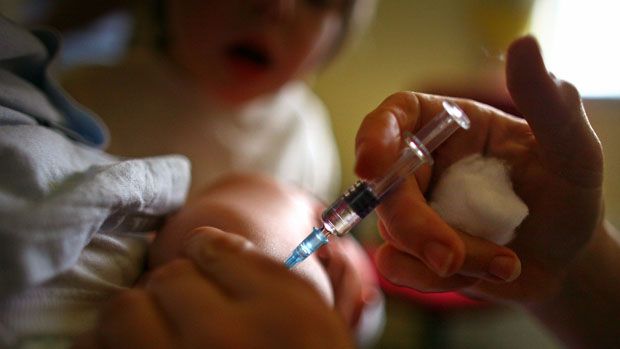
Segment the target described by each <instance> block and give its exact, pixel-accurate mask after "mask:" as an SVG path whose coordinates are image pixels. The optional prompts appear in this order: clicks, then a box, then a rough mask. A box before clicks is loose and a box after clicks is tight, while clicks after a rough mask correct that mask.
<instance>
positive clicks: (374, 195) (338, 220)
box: [284, 101, 469, 269]
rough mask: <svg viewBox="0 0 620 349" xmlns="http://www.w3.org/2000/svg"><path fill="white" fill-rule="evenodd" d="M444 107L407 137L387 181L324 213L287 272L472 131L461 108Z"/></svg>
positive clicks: (359, 187) (361, 186)
mask: <svg viewBox="0 0 620 349" xmlns="http://www.w3.org/2000/svg"><path fill="white" fill-rule="evenodd" d="M442 106H443V110H442V111H441V112H440V113H438V114H437V115H435V117H433V119H431V120H430V121H429V122H428V123H427V124H426V125H424V126H423V127H422V129H421V130H420V131H418V133H416V134H415V135H412V134H406V135H405V139H404V141H405V145H406V147H405V148H404V149H403V151H402V153H401V155H400V158H399V159H398V160H397V161H396V162H395V163H394V165H392V167H391V168H390V169H389V171H388V172H387V174H386V175H385V176H384V177H383V178H381V179H379V180H376V181H362V180H360V181H357V183H355V184H354V185H353V186H352V187H351V188H349V190H348V191H347V192H346V193H345V194H343V195H342V196H341V197H340V198H338V199H337V200H336V201H334V202H333V203H332V204H331V205H330V206H329V207H328V208H327V209H326V210H325V211H323V213H322V214H321V220H322V223H323V226H322V227H315V228H313V229H312V233H310V235H308V236H307V237H306V238H305V239H304V240H303V241H302V242H301V243H300V244H299V245H298V246H297V247H296V248H295V249H294V250H293V252H292V253H291V255H290V256H289V257H288V258H287V259H286V261H285V262H284V264H285V265H286V267H287V268H289V269H290V268H292V267H294V266H295V265H297V264H298V263H300V262H301V261H303V260H304V259H306V258H307V257H308V256H309V255H311V254H312V253H314V252H315V251H316V250H317V249H318V248H319V247H321V246H323V245H325V244H326V243H327V242H329V240H328V236H329V235H336V236H343V235H345V234H346V233H348V232H349V231H350V230H351V229H353V227H355V226H356V225H357V224H358V223H359V222H360V221H361V220H362V219H363V218H364V217H366V216H367V215H368V214H369V213H370V212H372V211H373V210H374V209H375V208H376V207H377V206H378V205H379V203H380V202H381V201H382V200H383V198H384V197H385V196H386V195H387V194H389V193H390V192H391V191H392V190H394V189H395V188H397V187H398V186H399V185H400V184H401V183H402V182H403V181H404V179H405V178H406V177H407V176H409V175H411V174H412V173H413V172H415V171H416V170H417V169H418V168H419V167H420V166H422V165H423V164H425V163H428V164H429V165H432V163H433V158H432V157H431V152H432V151H434V150H435V149H436V148H437V147H438V146H439V145H440V144H441V143H443V142H444V141H445V140H446V139H447V138H448V137H450V136H451V135H452V134H453V133H454V132H455V131H456V130H457V129H458V128H459V127H462V128H464V129H468V128H469V119H468V118H467V115H466V114H465V112H463V110H462V109H461V108H459V107H458V106H457V105H456V104H454V103H452V102H449V101H444V102H443V103H442Z"/></svg>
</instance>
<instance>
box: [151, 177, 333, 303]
mask: <svg viewBox="0 0 620 349" xmlns="http://www.w3.org/2000/svg"><path fill="white" fill-rule="evenodd" d="M318 207H319V205H318V203H317V202H315V201H313V199H312V198H310V197H309V196H307V195H304V193H302V192H301V191H299V190H296V189H294V188H292V187H289V186H285V185H282V184H279V183H276V182H275V181H273V180H271V179H269V178H267V177H264V176H260V175H250V174H236V175H232V176H228V177H226V178H224V179H222V180H220V181H219V182H217V183H215V184H214V185H211V186H209V187H208V188H206V189H205V190H204V191H203V192H202V193H201V194H200V195H198V196H197V197H196V198H194V199H193V200H192V201H190V202H189V203H188V204H187V205H186V206H185V207H184V208H183V209H182V210H181V211H179V212H178V213H177V214H175V215H174V216H173V217H172V218H171V219H169V221H168V222H167V223H166V225H165V226H164V227H163V228H162V229H161V230H160V232H159V233H158V235H157V238H156V239H155V241H154V243H153V244H152V246H151V249H150V254H149V267H150V268H156V267H158V266H161V265H162V264H164V263H167V262H169V261H171V260H173V259H175V258H177V257H179V253H180V251H181V250H182V249H183V244H184V242H186V241H187V240H188V239H189V238H190V237H191V235H192V234H193V230H194V229H195V228H198V227H202V226H210V227H215V228H218V229H221V230H224V231H227V232H231V233H234V234H239V235H241V236H243V237H245V238H247V239H248V240H250V241H252V242H253V243H254V244H255V245H256V246H257V247H258V249H259V250H261V251H262V252H263V253H265V254H266V255H267V256H269V257H271V258H273V259H275V260H277V261H284V259H285V258H286V257H287V254H288V253H290V251H291V250H292V249H293V248H294V247H295V246H296V245H297V244H298V243H299V242H300V241H301V240H302V239H303V238H304V237H305V236H306V235H307V234H308V233H309V232H310V231H311V229H312V226H313V225H315V224H316V217H317V216H318V215H317V212H318ZM294 271H295V272H297V273H299V274H300V275H301V276H302V277H303V278H305V279H306V280H308V281H310V282H311V283H312V284H313V285H314V286H315V287H316V288H317V289H318V290H319V291H320V292H321V294H322V295H323V296H324V297H325V299H326V301H327V302H328V303H330V304H331V303H333V299H334V296H333V291H332V287H331V284H330V280H329V276H328V274H327V273H326V270H325V269H324V268H323V267H322V266H321V264H320V262H319V260H318V258H317V257H311V258H309V259H308V260H307V261H306V262H304V263H302V264H300V265H299V266H297V267H296V268H295V269H294Z"/></svg>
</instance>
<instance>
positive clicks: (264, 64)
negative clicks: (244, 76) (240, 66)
mask: <svg viewBox="0 0 620 349" xmlns="http://www.w3.org/2000/svg"><path fill="white" fill-rule="evenodd" d="M227 54H228V57H230V58H231V59H233V60H235V61H237V60H238V61H241V62H242V63H246V64H248V63H249V64H251V65H254V66H256V67H257V68H269V67H270V66H271V65H272V63H273V62H272V59H271V57H269V55H268V53H267V52H266V50H265V49H263V48H261V47H258V46H256V45H252V44H248V43H240V44H235V45H233V46H231V47H230V48H229V49H228V50H227Z"/></svg>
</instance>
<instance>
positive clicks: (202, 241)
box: [183, 227, 295, 298]
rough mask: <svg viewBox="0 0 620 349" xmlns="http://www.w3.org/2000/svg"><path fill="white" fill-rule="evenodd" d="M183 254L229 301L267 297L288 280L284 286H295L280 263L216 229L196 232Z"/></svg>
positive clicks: (236, 236) (229, 234) (287, 271)
mask: <svg viewBox="0 0 620 349" xmlns="http://www.w3.org/2000/svg"><path fill="white" fill-rule="evenodd" d="M183 253H184V255H185V256H187V257H188V258H190V259H191V260H192V261H194V263H196V265H197V266H198V267H199V268H200V270H201V272H202V273H203V274H204V275H205V277H206V278H208V279H209V280H210V281H211V282H213V283H214V284H215V285H217V286H218V287H219V288H220V289H221V290H223V292H225V293H226V294H227V295H228V296H229V297H232V298H252V297H256V296H261V295H265V294H268V293H269V292H270V291H269V290H270V289H271V288H272V287H274V285H276V284H279V283H281V282H279V281H280V280H284V279H287V280H290V282H287V283H286V285H289V286H290V285H293V284H294V282H293V281H292V280H293V279H295V275H294V274H293V273H291V272H290V271H289V270H288V269H286V267H285V266H284V263H283V262H277V261H274V260H272V259H270V258H269V257H267V256H265V255H263V254H261V253H259V252H258V250H257V249H256V248H255V247H254V245H253V244H252V243H251V242H250V241H249V240H247V239H245V238H243V237H241V236H239V235H235V234H231V233H227V232H224V231H222V230H219V229H216V228H211V227H204V228H198V229H197V232H196V233H195V234H194V235H193V236H192V238H190V239H189V240H187V242H186V244H185V247H184V248H183ZM286 285H285V287H286Z"/></svg>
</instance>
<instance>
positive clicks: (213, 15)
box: [63, 0, 374, 200]
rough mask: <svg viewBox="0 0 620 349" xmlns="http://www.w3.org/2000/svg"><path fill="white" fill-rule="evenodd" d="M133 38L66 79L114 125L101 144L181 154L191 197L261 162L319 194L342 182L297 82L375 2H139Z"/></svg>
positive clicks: (324, 127) (322, 115) (312, 101)
mask: <svg viewBox="0 0 620 349" xmlns="http://www.w3.org/2000/svg"><path fill="white" fill-rule="evenodd" d="M142 4H143V5H144V6H143V7H142V8H138V9H137V10H136V11H135V13H136V16H137V18H136V22H137V29H136V31H135V32H136V33H135V40H134V41H135V42H136V45H135V46H134V47H133V48H132V49H131V51H130V52H129V53H128V54H127V55H126V57H125V59H124V60H123V61H122V62H121V63H119V64H118V65H115V66H90V67H88V66H87V67H81V68H80V67H78V68H76V69H75V70H73V71H70V72H68V73H67V74H65V76H64V77H63V85H64V86H65V87H66V88H67V90H68V91H69V92H70V93H71V94H72V95H73V96H74V97H75V98H76V99H77V100H78V101H79V102H81V103H82V104H83V105H85V106H87V107H89V108H91V109H92V110H93V111H95V112H96V113H97V114H98V115H100V116H101V117H102V118H103V119H104V120H105V121H106V124H107V125H108V127H109V128H110V130H111V134H112V138H111V143H110V147H109V151H110V152H111V153H113V154H117V155H123V156H130V157H138V156H151V155H156V154H169V153H178V154H183V155H185V156H187V157H188V158H189V159H190V161H191V162H192V186H191V189H190V196H191V195H193V193H195V192H196V190H197V189H199V188H202V187H204V185H206V184H209V183H210V182H212V181H214V180H215V179H216V178H217V177H219V176H221V175H223V174H225V173H227V172H230V171H234V170H251V171H262V172H266V173H269V174H270V175H272V176H275V177H276V178H278V179H281V180H284V181H286V182H291V183H294V184H296V185H298V186H300V187H302V188H304V189H306V190H308V191H310V192H311V193H313V194H314V195H316V196H318V197H319V198H321V199H322V200H329V199H331V198H333V196H334V195H335V194H336V191H337V189H338V187H339V184H340V183H339V178H340V173H339V161H338V155H337V151H336V146H335V143H334V140H333V134H332V131H331V128H330V126H329V121H328V118H327V113H326V111H325V108H324V106H323V105H322V103H321V102H320V101H319V99H318V98H317V97H316V96H315V95H314V94H313V93H312V91H311V90H310V89H309V88H308V86H307V84H306V83H305V82H303V79H305V78H308V77H309V76H310V75H312V74H313V73H314V72H316V71H317V70H318V69H320V68H322V67H323V66H325V65H326V64H327V63H328V62H329V60H330V59H331V58H332V57H333V56H334V55H336V53H337V52H338V51H339V50H340V49H341V46H342V45H343V43H344V42H345V41H346V39H347V37H349V36H350V35H349V34H350V33H351V32H353V34H355V33H356V32H359V31H360V28H361V27H363V26H364V25H365V24H366V23H367V22H368V20H369V17H370V14H371V13H372V10H373V8H374V0H355V1H349V0H334V1H300V0H287V1H274V0H270V1H255V0H252V1H246V0H233V1H203V2H200V1H188V0H182V1H166V0H164V1H145V2H143V3H142Z"/></svg>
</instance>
